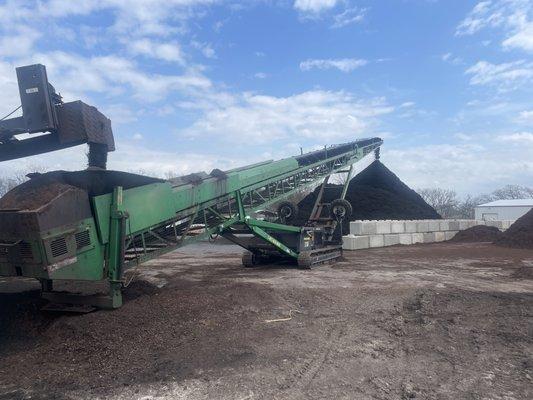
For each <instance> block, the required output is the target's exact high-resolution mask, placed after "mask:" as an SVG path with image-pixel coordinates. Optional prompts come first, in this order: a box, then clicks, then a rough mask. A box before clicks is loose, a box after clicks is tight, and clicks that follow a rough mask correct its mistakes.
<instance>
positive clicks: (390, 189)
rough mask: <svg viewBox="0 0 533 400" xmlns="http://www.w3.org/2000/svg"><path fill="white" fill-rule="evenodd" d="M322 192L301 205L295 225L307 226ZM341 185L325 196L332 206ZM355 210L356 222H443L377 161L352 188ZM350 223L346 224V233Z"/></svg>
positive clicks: (353, 181)
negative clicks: (416, 220)
mask: <svg viewBox="0 0 533 400" xmlns="http://www.w3.org/2000/svg"><path fill="white" fill-rule="evenodd" d="M319 190H320V188H317V189H315V191H314V192H312V193H310V194H309V195H307V196H306V197H305V198H304V199H303V200H302V201H301V202H300V203H299V204H298V208H299V212H298V219H297V220H296V221H294V222H291V223H293V224H295V225H303V224H305V222H307V219H308V218H309V216H310V214H311V211H312V210H313V206H314V203H315V200H316V198H317V196H318V192H319ZM341 191H342V186H340V185H329V186H328V187H327V188H326V190H325V193H324V200H325V201H326V202H331V201H332V200H334V199H337V198H339V196H340V194H341ZM346 200H348V201H349V202H350V203H351V204H352V207H353V214H352V217H351V218H350V219H351V220H352V221H354V220H359V219H363V220H364V219H370V220H383V219H441V216H440V215H439V214H438V213H437V212H436V211H435V210H434V209H433V207H431V206H430V205H429V204H427V203H426V202H425V201H424V199H422V197H420V195H419V194H418V193H416V192H415V191H414V190H412V189H411V188H409V187H408V186H407V185H406V184H405V183H403V182H402V181H401V180H400V179H399V178H398V177H397V176H396V175H395V174H394V173H393V172H392V171H390V170H389V169H388V168H387V167H385V165H383V164H382V163H381V162H380V161H374V162H373V163H372V164H370V165H369V166H368V167H367V168H366V169H364V170H363V171H361V172H360V173H359V174H358V175H356V176H355V177H354V178H353V179H352V180H351V181H350V184H349V186H348V192H347V193H346ZM348 224H349V221H345V222H344V225H345V226H344V227H343V228H344V229H343V230H344V231H347V229H348Z"/></svg>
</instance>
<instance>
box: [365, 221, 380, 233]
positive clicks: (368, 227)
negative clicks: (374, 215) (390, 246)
mask: <svg viewBox="0 0 533 400" xmlns="http://www.w3.org/2000/svg"><path fill="white" fill-rule="evenodd" d="M376 224H377V221H362V227H361V229H362V234H363V235H375V234H376V233H377V231H376Z"/></svg>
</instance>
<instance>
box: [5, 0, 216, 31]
mask: <svg viewBox="0 0 533 400" xmlns="http://www.w3.org/2000/svg"><path fill="white" fill-rule="evenodd" d="M218 2H220V0H98V1H96V0H77V1H65V0H49V1H40V0H16V1H15V0H8V1H7V2H6V3H5V4H3V5H2V6H0V22H2V23H3V25H6V26H7V25H15V26H16V25H18V22H20V21H24V22H26V23H27V22H28V21H31V20H34V19H39V18H41V19H47V18H66V17H69V16H74V15H88V14H90V13H93V12H96V11H102V10H111V11H113V12H114V14H115V16H116V17H115V21H114V23H113V25H112V28H113V30H115V31H116V32H121V33H127V34H128V35H130V36H142V35H159V36H168V35H169V34H172V33H176V32H179V31H180V30H182V27H181V26H180V24H182V23H183V22H184V21H186V20H187V19H188V18H190V16H191V15H194V10H195V9H196V8H198V7H201V6H204V5H210V4H214V3H218Z"/></svg>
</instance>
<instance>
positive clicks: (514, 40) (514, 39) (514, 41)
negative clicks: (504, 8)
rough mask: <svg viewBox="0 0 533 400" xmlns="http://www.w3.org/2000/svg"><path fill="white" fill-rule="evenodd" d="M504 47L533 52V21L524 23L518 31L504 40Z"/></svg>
mask: <svg viewBox="0 0 533 400" xmlns="http://www.w3.org/2000/svg"><path fill="white" fill-rule="evenodd" d="M503 47H506V48H517V49H523V50H527V51H529V52H533V22H531V21H530V22H528V23H524V25H523V26H522V27H521V28H520V29H518V30H517V32H516V33H514V34H513V35H511V36H510V37H508V38H507V39H505V40H504V41H503Z"/></svg>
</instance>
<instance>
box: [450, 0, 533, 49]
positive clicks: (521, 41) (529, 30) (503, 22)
mask: <svg viewBox="0 0 533 400" xmlns="http://www.w3.org/2000/svg"><path fill="white" fill-rule="evenodd" d="M485 28H500V29H502V30H503V32H504V35H505V39H504V40H503V42H502V46H503V47H504V48H506V49H521V50H524V51H527V52H533V2H531V1H530V0H494V1H481V2H479V3H478V4H477V5H476V6H475V7H474V8H473V9H472V11H471V12H470V13H469V14H468V15H467V16H466V18H465V19H464V20H463V21H461V23H460V24H459V25H458V26H457V29H456V35H458V36H461V35H472V34H474V33H476V32H479V31H480V30H482V29H485Z"/></svg>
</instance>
